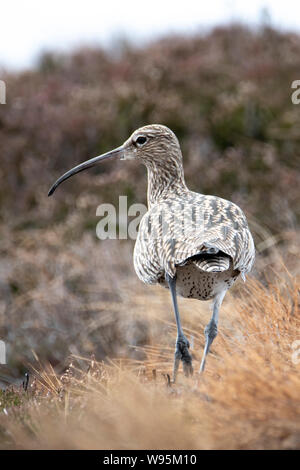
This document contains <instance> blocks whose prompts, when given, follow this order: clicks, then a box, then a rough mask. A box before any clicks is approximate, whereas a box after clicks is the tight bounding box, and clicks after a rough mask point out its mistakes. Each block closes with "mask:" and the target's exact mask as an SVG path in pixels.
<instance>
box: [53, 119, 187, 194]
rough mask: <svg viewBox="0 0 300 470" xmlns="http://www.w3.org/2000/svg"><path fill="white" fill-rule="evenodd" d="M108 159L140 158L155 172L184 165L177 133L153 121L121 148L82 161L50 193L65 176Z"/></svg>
mask: <svg viewBox="0 0 300 470" xmlns="http://www.w3.org/2000/svg"><path fill="white" fill-rule="evenodd" d="M108 158H109V159H112V158H119V159H121V160H137V161H139V162H141V163H143V164H144V165H145V166H146V167H147V168H150V169H152V170H154V171H155V170H156V171H159V168H162V167H168V168H169V171H170V172H172V171H177V170H178V169H180V168H181V167H182V155H181V150H180V146H179V142H178V139H177V137H176V136H175V134H174V132H172V131H171V130H170V129H169V128H168V127H166V126H163V125H160V124H151V125H149V126H144V127H140V128H139V129H137V130H136V131H134V132H133V134H132V135H131V136H130V137H129V139H127V140H126V141H125V142H124V144H123V145H121V146H120V147H117V148H116V149H114V150H111V151H110V152H107V153H104V154H103V155H99V156H98V157H94V158H91V159H90V160H87V161H85V162H83V163H80V164H79V165H77V166H75V167H74V168H72V169H71V170H69V171H67V172H66V173H64V174H63V175H62V176H61V177H60V178H58V180H57V181H56V182H55V183H54V184H53V186H52V187H51V188H50V191H49V193H48V196H51V194H53V193H54V191H55V190H56V188H57V187H58V186H59V185H60V183H62V182H63V181H65V180H66V179H68V178H70V177H71V176H73V175H75V174H76V173H79V172H81V171H83V170H85V169H87V168H91V167H93V166H95V165H98V164H99V163H101V162H102V161H103V160H106V159H108Z"/></svg>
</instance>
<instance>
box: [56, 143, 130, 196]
mask: <svg viewBox="0 0 300 470" xmlns="http://www.w3.org/2000/svg"><path fill="white" fill-rule="evenodd" d="M123 155H124V146H123V145H121V146H120V147H117V148H116V149H114V150H111V151H110V152H107V153H104V154H103V155H99V156H98V157H94V158H91V159H90V160H87V161H86V162H83V163H80V165H77V166H75V167H74V168H72V170H69V171H67V172H66V173H64V174H63V175H62V176H61V177H60V178H58V180H56V181H55V183H54V184H53V186H51V188H50V190H49V192H48V196H51V195H52V194H53V193H54V191H55V190H56V188H57V186H59V185H60V183H62V182H63V181H65V180H67V179H68V178H70V177H71V176H73V175H76V173H80V171H83V170H86V169H87V168H91V167H92V166H95V165H98V163H100V162H102V161H103V160H106V159H107V158H113V157H120V158H122V157H123Z"/></svg>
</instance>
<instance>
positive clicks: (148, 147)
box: [48, 124, 255, 381]
mask: <svg viewBox="0 0 300 470" xmlns="http://www.w3.org/2000/svg"><path fill="white" fill-rule="evenodd" d="M113 157H115V158H120V159H122V160H132V159H134V160H137V161H138V162H140V163H143V164H144V165H145V166H146V168H147V172H148V192H147V199H148V211H147V213H146V214H145V215H144V216H143V218H142V219H141V222H140V227H139V232H138V236H137V239H136V243H135V247H134V268H135V271H136V274H137V276H138V277H139V278H140V279H141V280H142V281H143V282H144V283H146V284H155V283H158V284H160V285H162V286H164V287H166V288H169V289H170V292H171V297H172V303H173V309H174V313H175V319H176V325H177V339H176V345H175V353H174V368H173V380H174V381H175V379H176V375H177V371H178V367H179V364H180V361H181V362H182V364H183V370H184V373H185V375H187V376H188V375H191V374H192V373H193V367H192V356H191V353H190V351H189V349H190V345H189V341H188V339H187V338H186V336H185V335H184V332H183V329H182V326H181V321H180V315H179V310H178V304H177V294H178V295H180V296H182V297H185V298H192V299H199V300H212V316H211V319H210V321H209V323H208V325H207V326H206V327H205V330H204V334H205V346H204V351H203V355H202V361H201V365H200V372H202V371H203V370H204V367H205V361H206V356H207V354H208V352H209V349H210V347H211V344H212V342H213V340H214V339H215V337H216V336H217V332H218V318H219V310H220V306H221V304H222V301H223V299H224V296H225V294H226V292H227V290H228V289H229V288H230V287H231V286H232V285H233V283H234V282H235V281H236V279H237V278H238V276H239V275H241V276H242V278H243V279H244V280H245V274H246V273H247V272H249V271H250V269H251V267H252V264H253V262H254V256H255V248H254V242H253V238H252V235H251V233H250V230H249V227H248V223H247V220H246V217H245V215H244V213H243V211H242V210H241V209H240V208H239V207H238V206H237V205H236V204H234V203H232V202H230V201H227V200H225V199H221V198H219V197H216V196H209V195H204V194H198V193H195V192H192V191H190V190H189V189H188V188H187V186H186V184H185V180H184V172H183V164H182V153H181V149H180V145H179V142H178V140H177V137H176V136H175V134H174V133H173V132H172V131H171V130H170V129H168V128H167V127H165V126H163V125H158V124H153V125H148V126H144V127H141V128H140V129H138V130H136V131H135V132H133V134H132V135H131V137H130V138H129V139H128V140H127V141H126V142H125V143H124V144H123V145H121V146H120V147H118V148H116V149H114V150H112V151H110V152H107V153H105V154H103V155H100V156H98V157H95V158H92V159H90V160H87V161H86V162H84V163H81V164H80V165H77V166H75V167H74V168H73V169H72V170H70V171H68V172H66V173H65V174H64V175H62V176H61V177H60V178H59V179H58V180H57V181H56V182H55V183H54V185H53V186H52V187H51V189H50V191H49V193H48V195H49V196H50V195H51V194H53V192H54V191H55V189H56V188H57V186H58V185H59V184H60V183H62V182H63V181H65V180H66V179H67V178H69V177H70V176H72V175H75V174H76V173H79V172H80V171H83V170H85V169H86V168H90V167H92V166H94V165H97V164H98V163H100V162H102V161H103V160H106V159H108V158H113Z"/></svg>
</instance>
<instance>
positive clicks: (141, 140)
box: [135, 136, 147, 145]
mask: <svg viewBox="0 0 300 470" xmlns="http://www.w3.org/2000/svg"><path fill="white" fill-rule="evenodd" d="M135 142H136V143H137V144H138V145H143V144H145V143H146V142H147V137H144V136H140V137H138V138H137V139H136V141H135Z"/></svg>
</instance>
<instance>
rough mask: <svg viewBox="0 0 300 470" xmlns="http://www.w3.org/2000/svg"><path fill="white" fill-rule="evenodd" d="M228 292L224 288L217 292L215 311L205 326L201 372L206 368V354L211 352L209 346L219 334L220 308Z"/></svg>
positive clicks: (214, 301)
mask: <svg viewBox="0 0 300 470" xmlns="http://www.w3.org/2000/svg"><path fill="white" fill-rule="evenodd" d="M225 294H226V290H223V291H222V292H220V293H219V294H217V295H216V296H215V298H214V300H213V313H212V317H211V319H210V322H209V323H208V325H206V327H205V328H204V334H205V347H204V351H203V356H202V361H201V365H200V373H201V372H203V371H204V368H205V361H206V356H207V354H208V352H209V348H210V346H211V344H212V342H213V340H214V339H215V337H216V336H217V334H218V320H219V309H220V307H221V304H222V301H223V299H224V296H225Z"/></svg>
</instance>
